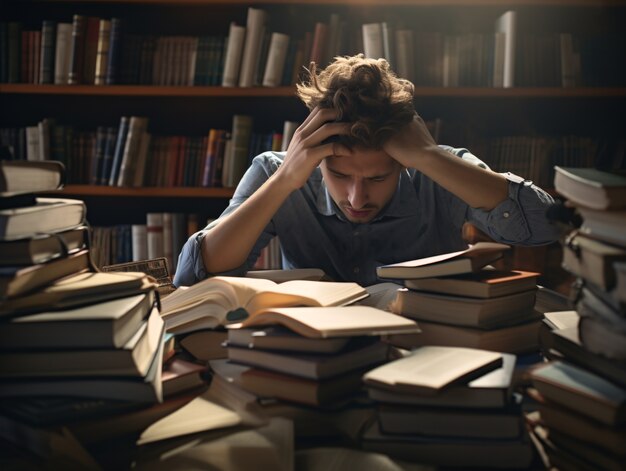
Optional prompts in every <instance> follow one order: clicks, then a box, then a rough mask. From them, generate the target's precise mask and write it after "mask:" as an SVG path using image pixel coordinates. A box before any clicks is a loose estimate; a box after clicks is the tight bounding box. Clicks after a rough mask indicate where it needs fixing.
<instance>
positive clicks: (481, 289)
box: [404, 269, 539, 298]
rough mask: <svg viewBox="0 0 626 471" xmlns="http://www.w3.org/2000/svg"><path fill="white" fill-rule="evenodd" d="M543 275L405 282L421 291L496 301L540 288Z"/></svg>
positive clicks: (483, 274)
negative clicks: (540, 279) (538, 282)
mask: <svg viewBox="0 0 626 471" xmlns="http://www.w3.org/2000/svg"><path fill="white" fill-rule="evenodd" d="M538 277H539V273H536V272H528V271H522V270H512V271H502V270H487V269H484V270H480V271H478V272H476V273H472V274H467V275H455V276H449V277H442V278H419V279H416V280H404V286H406V287H407V288H409V289H412V290H417V291H428V292H432V293H441V294H451V295H456V296H468V297H472V298H494V297H499V296H506V295H509V294H514V293H519V292H521V291H529V290H532V289H534V288H536V285H537V278H538Z"/></svg>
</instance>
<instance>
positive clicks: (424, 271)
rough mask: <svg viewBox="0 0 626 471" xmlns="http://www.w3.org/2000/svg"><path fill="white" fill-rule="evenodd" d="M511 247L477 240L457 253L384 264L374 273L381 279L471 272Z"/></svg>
mask: <svg viewBox="0 0 626 471" xmlns="http://www.w3.org/2000/svg"><path fill="white" fill-rule="evenodd" d="M510 248H511V247H510V246H508V245H505V244H498V243H496V242H477V243H476V244H474V245H472V246H471V247H469V248H467V249H465V250H459V251H457V252H450V253H445V254H441V255H435V256H433V257H427V258H422V259H418V260H411V261H407V262H400V263H393V264H390V265H383V266H380V267H377V268H376V274H377V275H378V276H379V277H380V278H399V279H415V278H433V277H440V276H448V275H460V274H463V273H472V272H476V271H478V270H480V269H481V268H483V267H484V266H485V265H487V264H489V263H491V262H494V261H495V260H497V259H499V258H501V257H502V252H504V251H505V250H508V249H510Z"/></svg>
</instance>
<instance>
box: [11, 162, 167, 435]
mask: <svg viewBox="0 0 626 471" xmlns="http://www.w3.org/2000/svg"><path fill="white" fill-rule="evenodd" d="M63 179H64V167H63V165H62V164H60V163H58V162H54V161H41V162H28V161H2V162H0V192H1V193H0V204H1V205H2V209H0V254H1V255H0V323H1V326H0V378H1V379H2V384H3V386H2V388H1V390H0V397H2V398H3V403H4V407H3V408H2V414H5V413H6V414H9V415H10V414H11V413H15V415H17V413H18V411H22V412H24V414H22V415H21V416H20V418H27V419H28V418H30V419H32V421H34V422H37V423H41V422H46V421H47V420H48V418H49V419H50V420H52V421H59V422H62V423H63V422H67V421H70V420H72V419H76V418H77V417H76V416H72V414H78V415H80V411H79V410H78V409H80V408H73V407H72V406H71V404H74V405H75V404H76V401H79V400H98V401H100V400H102V401H111V402H116V401H117V403H118V405H120V404H121V403H123V404H125V405H126V406H128V404H131V403H133V404H137V403H144V404H145V403H154V402H159V401H161V396H162V394H161V355H162V350H163V331H164V326H163V321H162V320H161V317H160V314H159V310H158V308H157V303H156V299H157V296H156V293H155V288H156V283H155V282H154V280H153V279H152V278H151V277H149V276H147V275H145V274H144V273H139V272H128V273H101V272H97V271H96V270H94V269H93V266H92V264H91V261H90V253H89V249H88V231H87V228H86V227H85V226H84V223H85V205H84V203H83V202H82V201H79V200H71V199H62V198H42V197H38V196H35V195H36V194H37V193H38V192H50V191H53V190H56V189H58V188H60V187H61V186H62V185H63ZM79 398H80V399H79ZM24 401H27V402H28V401H30V402H29V403H28V407H22V406H24ZM118 409H119V408H118ZM27 411H30V413H29V412H27ZM59 411H65V412H60V413H59ZM84 411H85V413H86V414H87V415H88V414H89V413H91V412H92V411H93V408H92V407H86V408H84ZM55 414H56V416H55Z"/></svg>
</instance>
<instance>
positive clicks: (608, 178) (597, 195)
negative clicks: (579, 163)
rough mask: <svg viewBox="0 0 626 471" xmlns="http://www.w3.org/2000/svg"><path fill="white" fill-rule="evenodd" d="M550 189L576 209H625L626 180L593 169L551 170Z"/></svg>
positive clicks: (559, 168)
mask: <svg viewBox="0 0 626 471" xmlns="http://www.w3.org/2000/svg"><path fill="white" fill-rule="evenodd" d="M554 170H555V171H556V173H555V175H554V187H555V189H556V191H558V192H559V193H560V194H561V195H563V196H564V197H565V198H567V199H568V200H570V201H571V202H572V203H574V204H576V205H580V206H583V207H587V208H591V209H626V176H624V175H620V174H617V173H611V172H603V171H601V170H597V169H595V168H578V167H559V166H556V167H554Z"/></svg>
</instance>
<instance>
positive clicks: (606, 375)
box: [528, 167, 626, 469]
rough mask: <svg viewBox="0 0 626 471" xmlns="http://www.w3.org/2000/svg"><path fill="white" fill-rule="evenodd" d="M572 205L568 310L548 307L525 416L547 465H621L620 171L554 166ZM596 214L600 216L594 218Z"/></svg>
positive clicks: (625, 303) (624, 387)
mask: <svg viewBox="0 0 626 471" xmlns="http://www.w3.org/2000/svg"><path fill="white" fill-rule="evenodd" d="M556 170H557V173H556V176H555V181H554V185H555V188H556V190H557V191H558V192H559V193H560V194H561V195H562V196H563V198H565V199H566V200H567V202H568V204H570V205H571V207H572V208H573V211H575V212H576V213H577V215H578V219H574V218H573V219H572V221H573V222H572V224H571V226H570V228H569V232H568V233H567V234H566V237H565V238H564V240H563V268H564V269H565V270H567V271H568V272H570V273H571V274H572V275H573V276H574V277H575V278H576V282H575V285H574V289H573V294H572V297H571V306H570V309H569V310H562V311H555V312H551V313H547V314H546V319H545V320H544V323H545V326H544V327H543V328H542V331H541V335H540V343H541V348H542V350H543V352H544V354H545V356H546V357H547V358H548V360H549V363H548V364H547V365H544V366H542V367H541V368H538V369H536V370H534V371H532V372H531V386H532V387H531V388H530V389H529V391H528V394H529V395H530V396H531V398H532V399H533V400H534V401H535V402H536V404H537V412H536V413H534V414H533V416H532V417H530V420H529V423H530V425H531V430H532V434H533V439H534V441H535V442H536V444H537V446H538V448H539V449H540V450H542V455H543V456H544V457H545V464H546V466H553V467H559V468H563V469H569V468H578V469H581V468H590V467H591V468H602V469H620V468H623V463H624V459H625V457H626V454H625V450H626V448H625V446H626V433H625V432H624V426H625V425H626V414H625V412H626V349H625V348H624V345H626V240H625V239H624V237H623V236H622V234H623V233H624V227H625V226H626V219H625V218H624V209H626V203H625V202H626V177H624V176H623V175H620V174H618V173H610V172H603V171H599V170H596V169H594V168H573V167H558V168H557V169H556ZM599 221H601V222H599Z"/></svg>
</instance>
